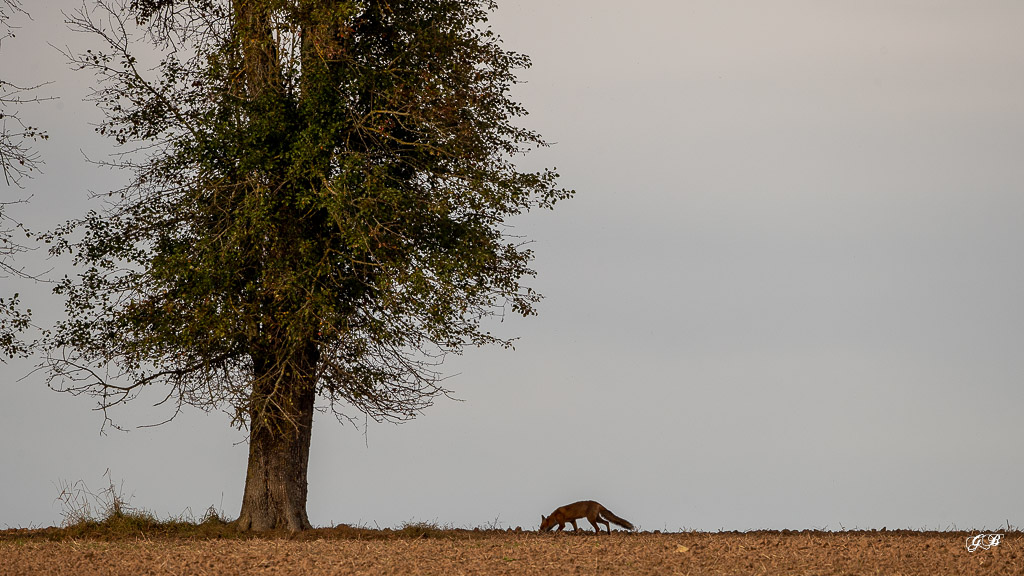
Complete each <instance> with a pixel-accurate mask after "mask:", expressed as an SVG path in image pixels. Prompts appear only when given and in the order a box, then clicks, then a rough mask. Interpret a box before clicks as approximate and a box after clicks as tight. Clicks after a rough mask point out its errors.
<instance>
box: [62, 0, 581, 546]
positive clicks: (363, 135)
mask: <svg viewBox="0 0 1024 576" xmlns="http://www.w3.org/2000/svg"><path fill="white" fill-rule="evenodd" d="M494 7H495V6H494V3H493V2H490V1H486V0H415V1H413V0H365V1H344V0H232V1H221V0H133V1H132V2H131V3H130V4H128V5H115V4H107V3H98V4H97V5H96V6H95V8H92V9H83V10H82V11H80V12H78V13H77V14H75V15H74V16H73V18H72V23H73V26H74V27H75V28H76V29H78V30H80V31H84V32H88V33H90V34H93V35H96V36H98V37H100V38H102V39H103V41H104V46H103V47H102V48H99V49H94V50H89V51H87V52H85V53H84V54H68V56H69V57H71V58H73V59H74V61H75V62H76V64H77V65H78V66H79V67H81V68H83V69H88V70H92V71H93V72H94V73H96V74H97V76H98V79H99V83H98V86H97V88H96V91H95V93H94V95H93V97H94V99H95V101H96V103H97V104H98V105H99V106H100V107H101V108H102V109H103V110H104V112H105V121H104V122H103V124H102V125H101V126H99V127H98V128H97V130H98V131H99V132H100V133H101V134H104V135H107V136H109V137H112V138H114V139H115V140H116V141H117V142H118V143H119V144H120V145H122V146H123V147H124V153H123V155H121V156H118V157H116V158H115V159H114V160H112V164H114V165H116V166H118V167H120V168H123V169H125V170H126V171H128V173H129V174H130V180H129V181H128V183H127V184H126V185H125V186H124V187H123V188H121V189H118V190H112V191H110V192H108V193H106V194H105V196H104V197H103V198H102V200H103V202H104V205H103V207H102V208H101V209H97V210H95V211H93V212H90V213H89V214H88V215H86V216H85V217H84V218H82V219H80V220H77V221H73V222H69V223H68V224H67V225H66V226H65V227H63V228H62V229H60V230H58V231H57V232H56V233H55V238H56V239H57V242H56V244H55V248H54V252H55V253H63V252H71V253H73V254H74V262H75V264H76V265H77V266H78V267H79V268H80V269H81V272H80V274H78V275H76V276H74V277H68V278H66V279H65V280H64V282H63V283H62V284H61V285H60V287H59V288H58V292H59V293H60V294H63V295H64V296H65V297H66V314H67V317H66V319H65V320H64V321H62V322H61V323H60V324H59V325H58V326H57V328H56V329H55V331H54V332H53V334H52V336H51V338H50V340H49V342H48V344H47V348H48V350H49V366H50V370H51V382H53V383H54V385H55V386H56V387H58V388H60V389H63V390H68V391H71V392H75V393H87V394H93V395H96V396H98V397H99V401H100V405H101V407H102V408H103V409H104V410H106V409H107V408H109V407H111V406H113V405H116V404H120V403H122V402H125V401H128V400H130V399H132V398H134V397H135V396H137V395H138V394H139V393H140V391H141V390H143V389H144V388H146V387H156V386H159V387H161V393H163V394H166V398H167V400H168V401H170V402H172V403H173V404H174V405H176V406H178V407H179V408H180V407H182V406H186V405H191V406H196V407H200V408H204V409H211V408H228V409H230V410H232V411H233V414H234V416H235V422H236V423H238V424H239V425H241V426H245V427H247V428H248V430H249V435H250V464H249V475H248V477H247V489H246V496H245V501H244V502H243V512H242V518H241V519H240V522H241V523H242V524H243V528H252V529H265V528H273V527H279V526H287V527H289V528H291V529H301V528H303V527H306V526H308V520H307V519H306V518H305V510H304V506H305V466H306V460H305V459H306V458H308V435H309V428H310V427H311V424H312V410H313V403H314V400H315V398H316V397H320V398H322V399H325V400H326V403H327V404H328V405H330V406H331V407H332V409H333V410H334V411H335V413H336V414H338V415H339V416H345V415H348V414H350V412H347V410H348V409H350V408H354V409H355V410H357V411H358V412H360V413H363V414H366V415H367V416H369V417H371V418H374V419H376V420H404V419H408V418H411V417H414V416H415V415H416V414H417V413H419V412H420V411H421V410H422V409H423V408H425V407H426V406H428V405H429V404H430V402H431V400H432V399H433V398H435V397H436V396H437V395H438V394H443V393H445V392H446V390H444V388H443V387H442V386H441V380H442V376H441V374H440V372H439V370H438V366H439V363H440V361H441V360H442V359H443V357H444V355H445V354H448V353H453V352H454V353H457V352H459V351H460V350H461V349H462V348H463V347H465V346H467V345H469V346H473V345H485V344H499V345H507V344H508V343H509V341H508V340H506V339H503V338H501V337H498V336H495V335H492V334H491V333H489V332H487V331H486V330H485V329H484V327H483V324H482V322H483V321H484V320H485V319H487V318H489V317H493V316H495V315H501V314H504V313H506V312H507V311H513V312H515V313H518V314H523V315H529V314H533V313H534V311H535V310H534V305H535V304H536V302H537V301H538V299H539V295H538V294H537V293H535V292H534V291H533V290H532V289H530V288H529V287H527V286H524V285H523V284H522V279H523V278H524V277H528V276H531V275H532V274H533V271H532V270H531V269H530V261H531V258H532V253H531V251H530V250H529V249H528V248H527V247H526V245H525V242H524V240H523V239H522V238H519V237H517V236H514V235H511V234H510V228H509V227H508V225H507V220H508V219H509V218H510V217H512V216H516V215H518V214H521V213H524V212H526V211H529V210H531V209H535V208H551V207H552V206H553V205H554V204H555V203H556V202H557V201H559V200H561V199H564V198H566V197H568V196H570V195H571V191H567V190H563V189H560V188H558V187H557V184H556V178H557V174H555V173H554V172H553V171H552V170H543V171H539V172H526V171H522V170H520V169H519V168H518V167H517V165H516V157H517V156H519V155H521V154H523V153H525V152H527V151H528V150H530V149H532V148H535V147H539V146H544V145H545V142H544V141H543V139H542V138H541V137H540V136H539V135H538V134H536V133H534V132H532V131H530V130H528V129H525V128H522V127H520V126H519V125H518V124H517V123H516V120H517V118H519V117H521V116H523V115H525V110H524V109H523V108H522V107H521V106H520V105H519V104H518V103H516V102H515V101H513V100H512V99H511V97H510V93H509V92H510V89H511V87H512V86H513V84H514V83H515V81H516V76H515V75H516V71H517V70H520V69H522V68H525V67H526V66H528V65H529V60H528V59H527V58H526V57H525V56H523V55H520V54H516V53H513V52H510V51H508V50H505V49H504V48H503V47H502V45H501V42H500V39H499V38H498V37H497V36H496V35H495V34H494V33H493V32H492V31H491V30H489V29H488V28H486V20H487V16H488V13H489V11H490V10H493V9H494ZM140 40H141V41H144V43H146V44H148V48H149V50H150V52H147V53H142V52H139V50H140V48H139V47H138V45H139V41H140ZM154 48H155V50H153V49H154ZM152 53H156V54H159V59H160V61H159V64H158V66H156V67H155V68H154V70H155V75H153V76H152V77H150V76H149V75H148V72H147V70H148V68H147V67H145V66H143V65H141V64H140V63H139V62H140V59H141V58H145V57H147V56H148V55H149V54H152ZM303 444H304V446H305V447H304V449H303ZM303 450H304V451H303ZM285 453H288V454H291V455H290V456H287V457H285V456H283V454H285ZM274 454H277V456H274ZM296 454H297V456H296ZM276 457H280V458H285V459H286V460H287V461H288V463H287V466H285V467H291V468H289V469H294V470H298V469H299V468H301V478H300V479H299V480H297V481H296V482H292V483H291V484H289V483H288V482H286V481H283V480H282V481H281V482H284V484H287V485H286V486H285V487H284V488H283V489H282V490H283V492H284V493H285V495H284V496H281V494H280V493H279V492H281V491H282V490H277V489H276V488H274V483H275V480H274V479H273V478H270V480H269V481H266V482H269V484H268V486H269V487H265V488H263V489H262V491H261V492H260V493H259V494H256V492H257V490H256V489H255V488H254V489H253V493H252V494H250V483H253V485H255V483H257V480H258V478H257V477H261V478H264V480H265V479H266V478H267V477H271V476H273V475H274V473H273V472H272V471H268V470H271V469H272V468H273V467H274V458H276ZM261 462H262V463H261ZM298 484H301V485H298ZM282 502H283V503H282Z"/></svg>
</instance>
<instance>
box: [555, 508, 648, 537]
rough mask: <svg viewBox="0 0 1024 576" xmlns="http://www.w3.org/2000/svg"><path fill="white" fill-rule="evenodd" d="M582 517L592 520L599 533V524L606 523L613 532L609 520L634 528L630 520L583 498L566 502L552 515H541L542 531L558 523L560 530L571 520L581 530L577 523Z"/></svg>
mask: <svg viewBox="0 0 1024 576" xmlns="http://www.w3.org/2000/svg"><path fill="white" fill-rule="evenodd" d="M580 518H586V519H587V520H589V521H590V525H591V526H593V527H594V530H596V531H597V532H598V533H599V534H600V533H601V527H600V526H598V524H604V527H605V529H606V530H608V533H609V534H611V533H612V528H611V526H609V525H608V522H612V523H613V524H616V525H618V526H622V527H623V528H625V529H627V530H634V529H635V528H633V525H632V524H631V523H630V522H629V520H624V519H622V518H619V517H618V516H616V515H615V514H612V511H611V510H609V509H607V508H605V507H604V506H601V505H600V504H598V503H597V502H594V501H593V500H581V501H579V502H573V503H572V504H566V505H565V506H562V507H561V508H556V509H555V511H554V512H552V513H551V515H550V516H544V515H543V514H541V516H540V531H541V532H548V531H549V530H551V529H552V528H554V527H555V524H558V530H561V529H562V528H565V523H566V522H570V523H571V524H572V528H573V530H579V529H580V528H579V526H577V525H576V520H578V519H580Z"/></svg>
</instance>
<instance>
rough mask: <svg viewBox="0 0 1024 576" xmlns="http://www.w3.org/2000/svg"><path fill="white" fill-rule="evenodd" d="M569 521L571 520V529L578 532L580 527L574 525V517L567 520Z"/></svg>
mask: <svg viewBox="0 0 1024 576" xmlns="http://www.w3.org/2000/svg"><path fill="white" fill-rule="evenodd" d="M569 522H572V530H573V532H579V531H580V527H579V526H577V525H576V519H575V518H573V519H572V520H569Z"/></svg>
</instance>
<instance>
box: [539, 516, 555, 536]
mask: <svg viewBox="0 0 1024 576" xmlns="http://www.w3.org/2000/svg"><path fill="white" fill-rule="evenodd" d="M554 527H555V521H554V520H552V519H551V516H545V515H543V514H541V515H540V529H539V531H540V532H547V531H549V530H551V529H552V528H554Z"/></svg>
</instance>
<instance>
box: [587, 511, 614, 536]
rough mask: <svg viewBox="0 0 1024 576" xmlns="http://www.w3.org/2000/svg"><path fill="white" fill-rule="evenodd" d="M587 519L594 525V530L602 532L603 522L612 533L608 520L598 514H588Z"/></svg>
mask: <svg viewBox="0 0 1024 576" xmlns="http://www.w3.org/2000/svg"><path fill="white" fill-rule="evenodd" d="M587 521H589V522H590V525H591V526H593V527H594V531H595V532H597V533H598V534H600V533H601V524H604V527H605V528H606V529H607V530H608V533H609V534H611V533H612V529H611V528H609V527H608V522H607V521H605V519H604V518H601V516H599V515H597V514H594V515H593V516H587Z"/></svg>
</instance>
